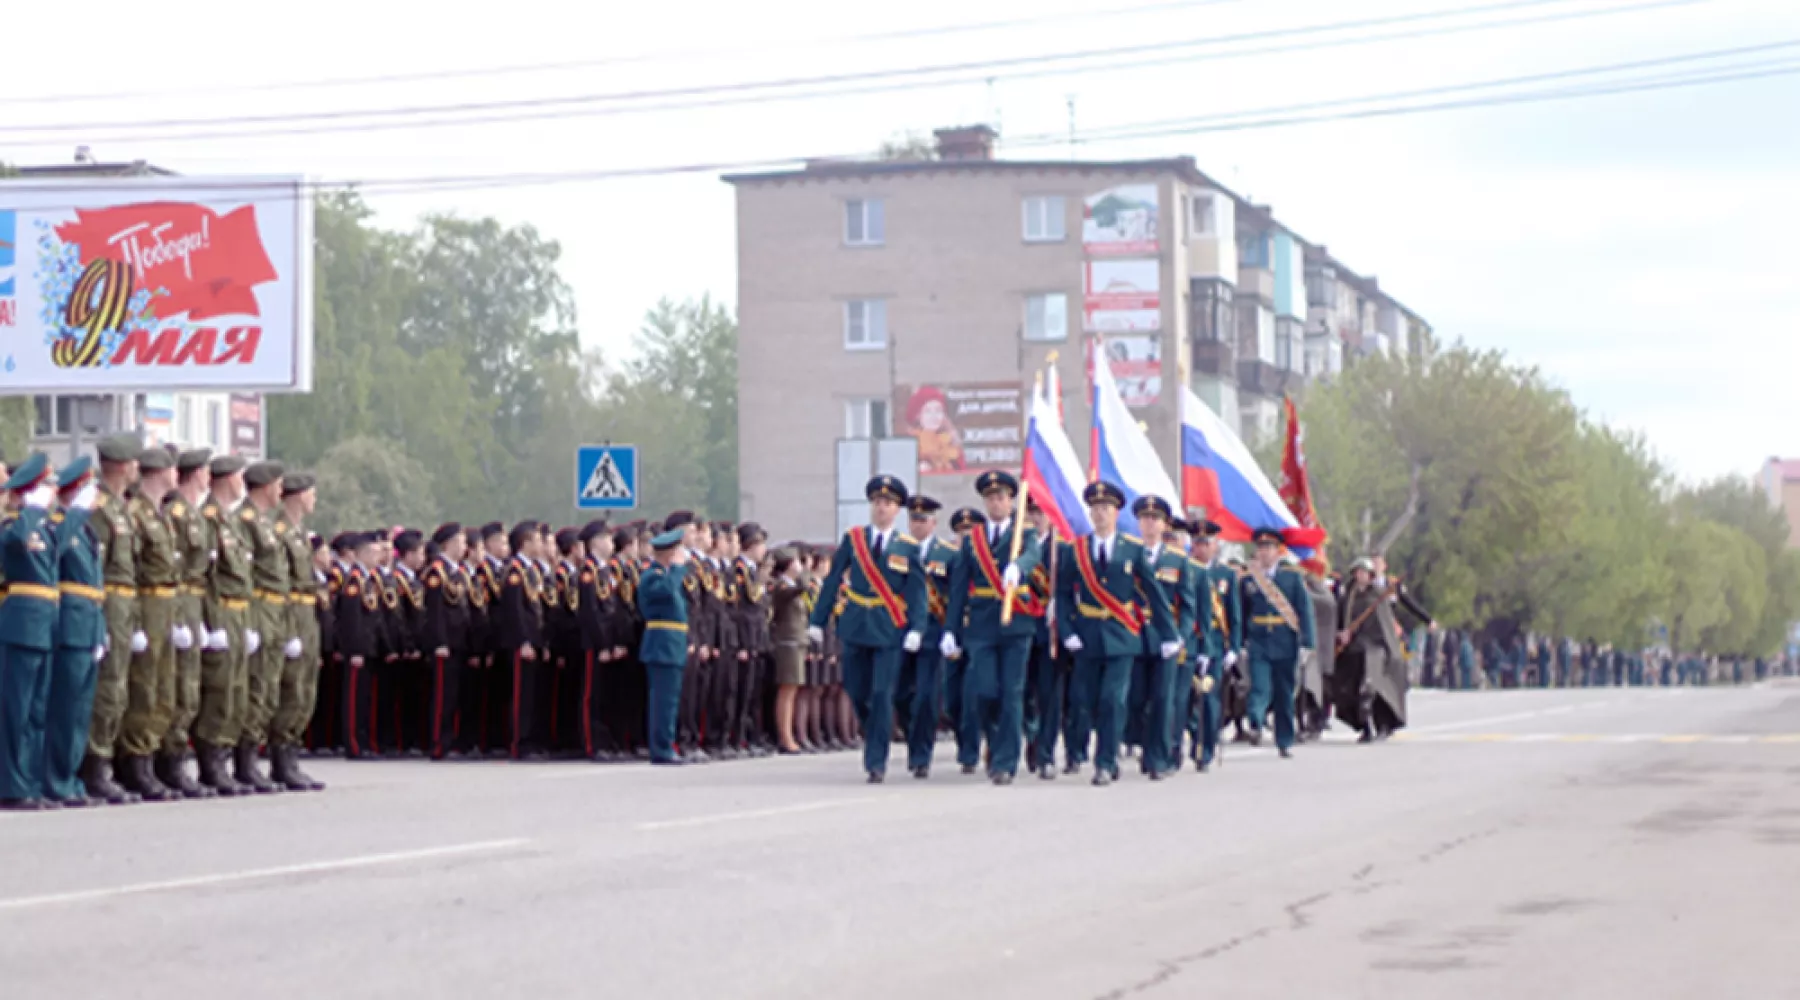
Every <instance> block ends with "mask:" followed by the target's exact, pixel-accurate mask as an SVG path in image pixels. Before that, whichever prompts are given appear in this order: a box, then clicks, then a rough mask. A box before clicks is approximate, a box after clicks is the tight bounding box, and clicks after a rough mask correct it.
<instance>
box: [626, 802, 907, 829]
mask: <svg viewBox="0 0 1800 1000" xmlns="http://www.w3.org/2000/svg"><path fill="white" fill-rule="evenodd" d="M875 801H879V800H877V799H876V798H874V797H872V796H864V797H862V798H854V799H823V800H821V801H818V802H800V803H796V804H795V805H791V806H775V807H773V808H769V809H746V810H744V811H742V812H728V813H713V814H711V815H709V816H689V817H687V818H686V819H659V820H651V821H650V822H648V823H639V824H637V826H636V829H637V830H640V831H643V832H650V831H653V830H681V829H686V828H688V827H695V826H711V825H713V824H715V823H733V822H736V821H738V820H742V819H768V818H769V817H771V816H793V815H798V814H800V813H809V812H820V811H822V810H825V809H837V808H840V807H842V806H854V805H862V804H864V803H867V802H875Z"/></svg>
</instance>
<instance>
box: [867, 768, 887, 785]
mask: <svg viewBox="0 0 1800 1000" xmlns="http://www.w3.org/2000/svg"><path fill="white" fill-rule="evenodd" d="M886 780H887V775H885V774H883V773H882V772H880V771H870V772H869V784H871V785H879V784H881V783H882V782H884V781H886Z"/></svg>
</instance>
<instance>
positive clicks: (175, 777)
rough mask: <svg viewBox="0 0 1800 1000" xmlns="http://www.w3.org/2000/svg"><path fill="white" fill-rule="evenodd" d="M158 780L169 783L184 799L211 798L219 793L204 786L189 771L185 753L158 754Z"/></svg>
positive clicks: (165, 783)
mask: <svg viewBox="0 0 1800 1000" xmlns="http://www.w3.org/2000/svg"><path fill="white" fill-rule="evenodd" d="M156 780H158V781H160V782H162V783H163V784H164V785H167V786H168V787H169V788H170V789H172V790H174V791H175V792H177V793H178V794H180V795H181V797H182V798H184V799H210V798H212V797H213V796H214V795H217V794H218V793H217V792H215V791H213V790H212V789H210V788H206V787H204V786H202V785H201V784H200V783H199V782H196V781H195V780H194V779H193V776H191V775H189V774H188V773H187V760H186V755H185V754H172V753H159V754H157V755H156Z"/></svg>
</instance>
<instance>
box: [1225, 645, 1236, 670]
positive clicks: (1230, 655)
mask: <svg viewBox="0 0 1800 1000" xmlns="http://www.w3.org/2000/svg"><path fill="white" fill-rule="evenodd" d="M1237 661H1238V656H1237V650H1235V649H1228V650H1226V651H1225V659H1224V661H1223V662H1224V664H1225V669H1226V670H1230V669H1231V668H1232V666H1233V665H1234V664H1236V663H1237Z"/></svg>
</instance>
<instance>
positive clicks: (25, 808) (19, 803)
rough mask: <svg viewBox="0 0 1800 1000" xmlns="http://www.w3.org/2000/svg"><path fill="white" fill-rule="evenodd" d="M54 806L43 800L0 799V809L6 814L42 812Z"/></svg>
mask: <svg viewBox="0 0 1800 1000" xmlns="http://www.w3.org/2000/svg"><path fill="white" fill-rule="evenodd" d="M54 808H56V806H54V805H52V804H51V803H49V802H47V801H45V800H43V799H0V809H4V810H6V811H7V812H44V811H45V810H48V809H54Z"/></svg>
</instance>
